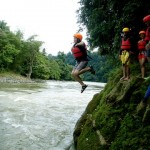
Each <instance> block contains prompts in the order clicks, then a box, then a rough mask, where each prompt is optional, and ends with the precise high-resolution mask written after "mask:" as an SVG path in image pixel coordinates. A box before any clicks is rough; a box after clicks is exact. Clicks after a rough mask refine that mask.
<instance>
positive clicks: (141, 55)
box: [138, 31, 146, 78]
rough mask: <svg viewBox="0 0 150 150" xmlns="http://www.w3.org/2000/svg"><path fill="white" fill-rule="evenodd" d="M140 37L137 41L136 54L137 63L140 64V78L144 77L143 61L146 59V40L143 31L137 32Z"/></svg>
mask: <svg viewBox="0 0 150 150" xmlns="http://www.w3.org/2000/svg"><path fill="white" fill-rule="evenodd" d="M139 35H140V38H141V40H139V41H138V50H139V54H138V59H139V63H140V66H141V74H142V78H144V76H145V61H146V49H145V46H146V41H145V40H144V39H145V31H140V32H139Z"/></svg>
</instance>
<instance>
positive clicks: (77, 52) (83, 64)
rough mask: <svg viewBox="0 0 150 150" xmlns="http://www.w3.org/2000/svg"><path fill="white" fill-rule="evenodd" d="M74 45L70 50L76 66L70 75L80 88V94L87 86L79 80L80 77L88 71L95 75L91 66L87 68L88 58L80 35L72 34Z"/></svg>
mask: <svg viewBox="0 0 150 150" xmlns="http://www.w3.org/2000/svg"><path fill="white" fill-rule="evenodd" d="M73 37H74V45H73V47H72V49H71V51H72V54H73V56H74V58H75V59H76V65H75V67H74V68H73V70H72V73H71V75H72V76H73V78H74V79H75V80H76V81H78V82H79V83H80V85H81V86H82V88H81V93H82V92H83V91H84V90H85V89H86V88H87V86H88V85H86V84H84V83H83V81H82V80H81V78H80V75H81V74H83V73H85V72H87V71H89V72H91V73H92V74H95V71H94V69H93V67H92V66H90V67H87V64H88V57H87V49H86V46H85V43H84V42H83V41H82V35H81V34H80V33H76V34H74V36H73Z"/></svg>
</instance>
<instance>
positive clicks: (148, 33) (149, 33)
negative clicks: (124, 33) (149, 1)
mask: <svg viewBox="0 0 150 150" xmlns="http://www.w3.org/2000/svg"><path fill="white" fill-rule="evenodd" d="M145 41H150V27H148V28H147V30H146V36H145Z"/></svg>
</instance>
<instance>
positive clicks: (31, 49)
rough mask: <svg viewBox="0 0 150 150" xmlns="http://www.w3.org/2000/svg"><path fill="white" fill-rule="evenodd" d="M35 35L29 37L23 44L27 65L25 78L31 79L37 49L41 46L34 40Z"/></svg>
mask: <svg viewBox="0 0 150 150" xmlns="http://www.w3.org/2000/svg"><path fill="white" fill-rule="evenodd" d="M35 37H36V35H33V36H31V37H30V38H28V39H27V41H26V42H24V50H25V51H24V54H25V56H26V57H25V63H26V64H27V68H26V69H27V73H26V75H27V77H28V78H31V74H32V68H33V65H34V61H35V59H36V57H37V54H38V52H39V49H40V47H41V45H42V42H41V41H37V40H35Z"/></svg>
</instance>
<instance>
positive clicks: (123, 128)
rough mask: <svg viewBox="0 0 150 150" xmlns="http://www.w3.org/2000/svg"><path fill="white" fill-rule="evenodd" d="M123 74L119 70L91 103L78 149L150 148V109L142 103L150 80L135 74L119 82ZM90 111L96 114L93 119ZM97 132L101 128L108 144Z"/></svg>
mask: <svg viewBox="0 0 150 150" xmlns="http://www.w3.org/2000/svg"><path fill="white" fill-rule="evenodd" d="M120 77H121V73H119V72H118V71H116V74H114V75H113V76H112V77H111V78H110V80H109V82H108V83H107V85H106V86H105V88H104V90H103V91H101V92H100V93H99V94H97V95H95V96H94V98H93V99H92V101H91V102H90V103H89V105H88V106H87V108H86V110H85V112H84V115H83V116H82V117H81V118H80V121H79V122H78V123H77V126H78V128H80V132H79V134H78V136H77V137H76V148H77V150H84V149H86V150H91V149H92V150H99V149H100V150H102V149H104V150H107V149H109V150H126V149H132V150H143V149H150V140H149V139H150V134H149V133H150V125H149V117H150V108H149V106H148V105H141V100H142V99H143V97H144V94H145V91H146V90H147V87H148V85H149V83H150V79H147V80H143V79H141V78H139V77H136V76H131V79H130V80H129V81H119V79H120ZM148 104H149V102H148ZM141 110H142V111H141ZM87 114H91V115H92V117H91V119H89V118H88V115H87ZM92 121H94V122H95V125H94V126H93V125H92ZM81 122H82V128H81V124H80V123H81ZM96 131H100V133H101V136H102V137H103V138H104V140H105V142H106V144H102V143H101V142H100V140H99V136H98V135H97V133H96ZM74 133H76V130H75V132H74ZM87 139H88V140H87Z"/></svg>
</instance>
